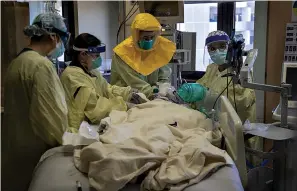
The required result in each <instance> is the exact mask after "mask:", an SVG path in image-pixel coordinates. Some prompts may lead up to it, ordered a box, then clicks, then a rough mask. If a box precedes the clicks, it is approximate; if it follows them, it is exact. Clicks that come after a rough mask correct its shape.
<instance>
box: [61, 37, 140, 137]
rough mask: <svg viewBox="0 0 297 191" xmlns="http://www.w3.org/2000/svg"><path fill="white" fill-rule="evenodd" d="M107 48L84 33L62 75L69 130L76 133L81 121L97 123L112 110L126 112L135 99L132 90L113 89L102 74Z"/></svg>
mask: <svg viewBox="0 0 297 191" xmlns="http://www.w3.org/2000/svg"><path fill="white" fill-rule="evenodd" d="M103 52H105V46H104V45H103V44H102V43H101V41H100V40H99V39H98V38H96V37H95V36H93V35H91V34H88V33H83V34H80V35H79V36H78V37H76V39H75V41H74V45H73V59H72V62H71V64H70V66H68V67H67V68H66V69H65V70H64V72H63V73H62V75H61V82H62V84H63V87H64V89H65V93H66V101H67V105H68V110H69V113H68V122H69V131H70V132H74V133H76V132H77V131H78V129H79V127H80V124H81V122H82V121H84V120H85V121H88V122H89V123H91V124H98V123H99V122H100V120H101V119H103V118H104V117H107V116H108V114H109V113H110V112H111V111H112V110H119V111H126V110H127V105H126V102H129V101H130V100H131V98H132V97H133V95H135V94H134V92H137V91H135V90H134V89H132V88H131V87H129V86H128V87H119V86H115V85H114V86H112V85H110V84H108V83H107V81H106V80H105V79H104V78H103V76H102V75H101V73H100V71H98V70H96V69H98V68H99V67H100V66H101V63H102V58H101V56H100V53H103Z"/></svg>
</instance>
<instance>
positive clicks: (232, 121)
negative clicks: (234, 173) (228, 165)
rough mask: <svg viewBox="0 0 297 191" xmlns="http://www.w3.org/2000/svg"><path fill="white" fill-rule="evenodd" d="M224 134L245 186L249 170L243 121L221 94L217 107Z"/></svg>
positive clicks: (229, 151) (226, 146)
mask: <svg viewBox="0 0 297 191" xmlns="http://www.w3.org/2000/svg"><path fill="white" fill-rule="evenodd" d="M216 110H217V111H218V112H217V116H218V118H219V121H220V129H221V131H222V134H223V137H224V138H223V140H224V143H225V148H226V151H227V152H228V154H229V155H230V157H231V158H232V159H233V160H234V163H235V165H236V167H237V169H238V172H239V175H240V179H241V182H242V185H243V187H246V185H247V170H246V163H245V145H244V137H243V131H242V122H241V120H240V118H239V116H238V115H237V113H236V111H235V110H234V108H233V106H232V105H231V103H230V102H229V100H228V99H227V98H226V97H225V96H221V97H220V100H219V104H218V108H216Z"/></svg>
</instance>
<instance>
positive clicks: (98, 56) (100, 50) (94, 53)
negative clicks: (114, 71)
mask: <svg viewBox="0 0 297 191" xmlns="http://www.w3.org/2000/svg"><path fill="white" fill-rule="evenodd" d="M73 50H76V51H80V52H85V53H86V54H87V55H88V56H90V57H91V58H92V63H91V68H90V69H89V70H100V71H102V70H103V69H102V68H103V66H104V64H106V45H105V44H104V43H101V45H99V46H96V47H88V48H78V47H75V46H73Z"/></svg>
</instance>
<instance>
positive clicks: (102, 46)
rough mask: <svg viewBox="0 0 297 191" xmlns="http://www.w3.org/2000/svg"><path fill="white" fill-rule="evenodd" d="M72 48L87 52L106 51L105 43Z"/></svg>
mask: <svg viewBox="0 0 297 191" xmlns="http://www.w3.org/2000/svg"><path fill="white" fill-rule="evenodd" d="M73 50H76V51H81V52H83V51H85V52H88V53H90V54H95V53H103V52H105V51H106V45H105V44H103V43H102V44H101V45H99V46H95V47H88V48H78V47H75V46H73Z"/></svg>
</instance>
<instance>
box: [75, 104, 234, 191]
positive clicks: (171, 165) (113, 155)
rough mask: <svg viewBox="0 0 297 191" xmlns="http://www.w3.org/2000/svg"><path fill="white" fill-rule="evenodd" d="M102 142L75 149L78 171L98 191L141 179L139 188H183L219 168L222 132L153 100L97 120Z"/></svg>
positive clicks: (223, 158) (223, 157) (223, 160)
mask: <svg viewBox="0 0 297 191" xmlns="http://www.w3.org/2000/svg"><path fill="white" fill-rule="evenodd" d="M101 125H103V126H104V127H105V128H106V129H105V132H104V133H103V134H102V135H100V141H94V143H92V144H90V145H88V146H86V147H84V148H83V149H82V150H79V149H78V150H76V151H75V153H74V161H75V165H76V167H77V168H78V169H79V170H80V171H81V172H83V173H87V174H88V177H89V182H90V185H91V186H92V187H94V188H95V189H96V190H109V191H112V190H119V189H121V188H123V187H125V185H126V184H128V183H129V182H131V181H132V180H135V178H137V177H140V176H141V175H142V177H143V178H142V179H143V180H142V179H141V180H142V184H141V188H142V189H143V190H164V189H172V190H182V189H184V188H186V187H188V186H190V185H193V184H195V183H198V182H200V181H201V180H202V179H203V178H204V177H206V176H207V175H209V174H210V173H212V172H214V171H215V170H216V169H218V168H219V167H221V166H224V165H228V164H233V162H232V159H231V158H230V157H229V155H228V154H227V153H226V152H225V151H223V150H221V149H219V148H218V147H216V146H218V145H219V144H220V140H221V137H222V135H221V133H220V131H219V130H218V129H215V128H214V127H213V123H212V121H211V120H210V119H207V118H206V117H205V115H203V114H202V113H200V112H199V111H196V110H192V109H188V108H186V107H184V106H180V105H177V104H174V103H171V102H168V101H164V100H160V99H157V100H154V101H150V102H147V103H144V104H141V105H136V106H135V107H133V108H132V109H130V110H128V111H127V112H125V111H112V112H111V113H110V115H109V117H107V118H105V119H103V120H102V121H101Z"/></svg>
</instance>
